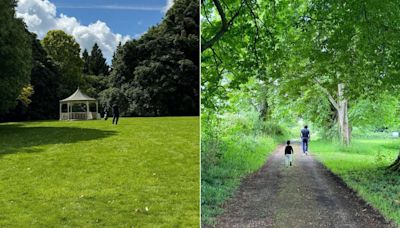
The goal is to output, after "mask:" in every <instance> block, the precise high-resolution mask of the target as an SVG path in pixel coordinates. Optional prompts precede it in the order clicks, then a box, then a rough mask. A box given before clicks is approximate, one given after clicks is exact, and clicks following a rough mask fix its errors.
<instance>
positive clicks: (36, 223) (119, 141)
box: [0, 117, 200, 227]
mask: <svg viewBox="0 0 400 228" xmlns="http://www.w3.org/2000/svg"><path fill="white" fill-rule="evenodd" d="M199 171H200V170H199V119H198V117H170V118H121V119H120V123H119V125H117V126H115V125H112V124H111V122H110V121H104V120H96V121H39V122H23V123H3V124H0V189H1V191H0V227H198V226H199V216H200V215H199V214H200V213H199V210H200V209H199V194H200V193H199V190H200V186H199V184H200V180H199Z"/></svg>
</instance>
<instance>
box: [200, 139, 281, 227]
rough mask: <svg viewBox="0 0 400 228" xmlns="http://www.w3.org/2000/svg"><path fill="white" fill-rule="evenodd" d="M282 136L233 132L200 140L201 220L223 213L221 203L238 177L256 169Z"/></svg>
mask: <svg viewBox="0 0 400 228" xmlns="http://www.w3.org/2000/svg"><path fill="white" fill-rule="evenodd" d="M283 141H284V139H283V137H281V138H271V137H269V136H261V135H259V136H254V135H252V136H250V135H236V136H231V137H225V138H223V139H222V140H219V141H213V140H206V141H203V142H202V169H201V170H202V176H201V181H202V183H201V184H202V185H201V193H202V195H201V204H202V206H201V212H202V222H203V223H205V224H212V223H213V222H214V219H215V217H216V216H217V215H218V214H220V213H222V209H221V208H220V206H221V204H222V203H223V202H224V201H225V200H226V199H227V198H229V197H230V196H231V195H232V193H233V192H234V190H235V189H236V188H237V187H238V186H239V184H240V181H241V179H242V178H243V177H244V176H246V175H247V174H250V173H252V172H254V171H256V170H258V169H259V168H260V167H261V166H262V165H263V164H264V163H265V161H266V159H267V157H268V155H269V154H270V153H271V152H273V151H274V150H275V148H276V146H277V145H278V144H279V143H282V142H283Z"/></svg>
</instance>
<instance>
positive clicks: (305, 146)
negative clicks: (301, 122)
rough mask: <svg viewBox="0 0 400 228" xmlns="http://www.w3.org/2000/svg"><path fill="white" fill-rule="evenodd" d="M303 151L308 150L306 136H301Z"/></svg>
mask: <svg viewBox="0 0 400 228" xmlns="http://www.w3.org/2000/svg"><path fill="white" fill-rule="evenodd" d="M302 141H303V143H302V144H303V153H306V152H308V138H303V140H302Z"/></svg>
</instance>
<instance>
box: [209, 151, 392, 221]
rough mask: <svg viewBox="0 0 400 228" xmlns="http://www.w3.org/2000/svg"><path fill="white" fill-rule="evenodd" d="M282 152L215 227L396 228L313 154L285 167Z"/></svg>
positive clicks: (249, 180)
mask: <svg viewBox="0 0 400 228" xmlns="http://www.w3.org/2000/svg"><path fill="white" fill-rule="evenodd" d="M293 147H294V150H295V151H296V150H299V149H300V144H297V145H293ZM283 149H284V146H283V145H282V146H280V147H279V148H278V149H277V151H276V152H275V153H273V154H272V155H271V156H270V158H269V159H268V161H267V162H266V164H265V165H264V166H263V167H262V168H261V169H260V170H259V171H257V172H255V173H253V174H251V175H249V176H248V177H246V178H245V179H244V180H243V181H242V183H241V185H240V186H239V188H238V190H237V191H236V192H235V193H234V195H233V197H232V199H230V200H228V201H227V202H226V203H225V204H224V205H223V208H224V213H223V214H222V215H220V216H219V217H218V218H217V221H216V222H217V223H216V225H215V227H279V228H280V227H338V228H339V227H340V228H342V227H350V228H353V227H354V228H355V227H357V228H358V227H363V228H369V227H371V228H376V227H379V228H385V227H395V225H394V224H393V223H388V222H386V221H385V219H384V218H383V217H382V215H380V214H379V213H378V212H376V211H375V210H374V209H373V208H371V207H370V206H368V204H366V203H365V202H364V201H363V200H361V199H360V198H359V197H358V196H357V195H356V194H355V193H354V192H353V191H352V190H350V189H349V188H347V187H346V186H345V185H344V184H343V183H342V181H340V179H338V178H337V177H336V176H334V175H333V174H332V173H330V172H329V171H328V170H327V169H326V168H325V167H324V166H323V165H322V164H321V163H319V162H318V161H317V160H315V159H314V158H313V156H312V155H311V156H301V155H299V153H295V155H294V156H295V157H296V163H295V164H293V166H292V167H291V168H290V169H288V168H286V167H285V166H283V163H284V157H283V156H282V151H283Z"/></svg>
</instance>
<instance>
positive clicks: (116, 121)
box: [115, 116, 119, 124]
mask: <svg viewBox="0 0 400 228" xmlns="http://www.w3.org/2000/svg"><path fill="white" fill-rule="evenodd" d="M118 120H119V116H116V120H115V124H118Z"/></svg>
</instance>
